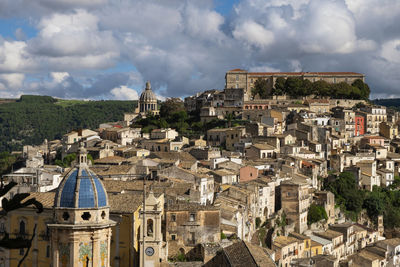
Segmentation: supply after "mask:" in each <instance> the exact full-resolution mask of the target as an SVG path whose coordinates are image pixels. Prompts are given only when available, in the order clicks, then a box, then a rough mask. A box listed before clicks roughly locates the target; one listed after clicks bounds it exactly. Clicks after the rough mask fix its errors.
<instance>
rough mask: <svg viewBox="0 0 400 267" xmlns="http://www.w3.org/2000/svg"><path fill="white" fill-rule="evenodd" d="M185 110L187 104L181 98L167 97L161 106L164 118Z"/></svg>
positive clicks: (161, 113)
mask: <svg viewBox="0 0 400 267" xmlns="http://www.w3.org/2000/svg"><path fill="white" fill-rule="evenodd" d="M180 111H185V105H184V103H183V101H182V99H180V98H176V97H173V98H167V100H165V101H164V102H162V103H161V106H160V116H161V117H162V118H170V117H171V116H172V114H174V113H177V112H180Z"/></svg>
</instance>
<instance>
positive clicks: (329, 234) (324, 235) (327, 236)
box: [314, 230, 343, 240]
mask: <svg viewBox="0 0 400 267" xmlns="http://www.w3.org/2000/svg"><path fill="white" fill-rule="evenodd" d="M314 234H315V235H317V236H320V237H322V238H325V239H328V240H332V239H333V238H336V237H339V236H343V234H342V233H339V232H336V231H333V230H326V231H325V232H314Z"/></svg>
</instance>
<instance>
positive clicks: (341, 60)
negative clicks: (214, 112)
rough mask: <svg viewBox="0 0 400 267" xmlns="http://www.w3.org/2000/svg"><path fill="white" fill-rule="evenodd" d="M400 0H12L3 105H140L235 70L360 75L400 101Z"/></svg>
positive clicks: (1, 13)
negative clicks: (22, 99) (148, 88)
mask: <svg viewBox="0 0 400 267" xmlns="http://www.w3.org/2000/svg"><path fill="white" fill-rule="evenodd" d="M399 25H400V1H398V0H231V1H228V0H201V1H198V0H186V1H185V0H162V1H160V0H1V1H0V97H1V98H14V97H19V96H20V95H21V94H40V95H51V96H54V97H59V98H67V99H118V100H127V99H137V97H138V94H140V92H141V91H142V90H143V88H144V85H145V82H146V81H147V80H149V81H150V82H151V84H152V88H153V90H154V91H155V93H156V94H157V95H158V96H159V97H160V99H164V98H166V97H185V96H188V95H192V94H195V93H196V92H199V91H204V90H208V89H223V88H224V84H225V73H226V71H228V70H230V69H235V68H242V69H246V70H249V71H283V72H288V71H352V72H359V73H363V74H365V75H366V82H367V83H368V84H369V85H370V87H371V91H372V94H371V97H372V98H386V97H400V87H399V84H400V27H399Z"/></svg>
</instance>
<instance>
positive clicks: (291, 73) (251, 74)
mask: <svg viewBox="0 0 400 267" xmlns="http://www.w3.org/2000/svg"><path fill="white" fill-rule="evenodd" d="M249 75H250V76H259V75H265V76H272V75H292V76H302V75H305V76H307V75H321V76H332V75H355V76H359V75H362V76H364V74H361V73H357V72H249Z"/></svg>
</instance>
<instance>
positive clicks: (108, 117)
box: [0, 95, 137, 152]
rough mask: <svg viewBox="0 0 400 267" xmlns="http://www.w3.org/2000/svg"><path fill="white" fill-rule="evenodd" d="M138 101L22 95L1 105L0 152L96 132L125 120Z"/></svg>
mask: <svg viewBox="0 0 400 267" xmlns="http://www.w3.org/2000/svg"><path fill="white" fill-rule="evenodd" d="M136 105H137V101H111V100H109V101H81V100H57V99H54V98H52V97H50V96H31V95H24V96H21V98H20V99H18V100H17V101H15V102H12V101H5V102H2V103H1V104H0V152H1V151H11V150H19V149H21V148H22V146H23V145H25V144H33V145H35V144H40V143H42V142H43V140H44V139H45V138H47V139H48V140H53V139H59V138H61V136H62V135H63V134H64V133H67V132H68V131H70V130H73V129H77V128H90V129H95V128H97V127H98V126H99V124H100V123H103V122H110V121H120V120H123V114H124V112H132V111H133V110H134V109H135V107H136Z"/></svg>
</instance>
